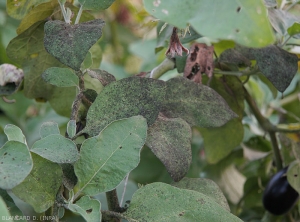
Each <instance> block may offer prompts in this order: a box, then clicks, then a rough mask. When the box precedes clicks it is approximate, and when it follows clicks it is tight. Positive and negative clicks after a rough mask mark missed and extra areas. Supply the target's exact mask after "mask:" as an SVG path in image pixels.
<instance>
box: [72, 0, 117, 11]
mask: <svg viewBox="0 0 300 222" xmlns="http://www.w3.org/2000/svg"><path fill="white" fill-rule="evenodd" d="M78 1H79V3H80V4H81V5H83V9H85V10H104V9H107V8H108V7H109V6H111V4H112V3H114V1H115V0H105V1H99V0H78Z"/></svg>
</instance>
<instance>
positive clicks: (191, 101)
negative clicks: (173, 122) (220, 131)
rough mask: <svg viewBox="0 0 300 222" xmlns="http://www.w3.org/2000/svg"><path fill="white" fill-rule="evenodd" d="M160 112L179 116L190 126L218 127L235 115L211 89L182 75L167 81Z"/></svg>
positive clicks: (174, 116) (172, 116)
mask: <svg viewBox="0 0 300 222" xmlns="http://www.w3.org/2000/svg"><path fill="white" fill-rule="evenodd" d="M161 112H162V113H163V114H164V115H165V116H166V117H169V118H177V117H180V118H182V119H184V120H185V121H187V122H188V123H189V124H190V125H192V126H201V127H220V126H222V125H224V124H225V123H226V122H228V121H229V120H231V119H233V118H235V117H237V115H236V114H235V113H234V112H233V111H232V110H231V109H230V107H229V106H228V105H227V103H226V102H225V101H224V99H223V98H222V97H221V96H220V95H218V93H216V92H215V91H214V90H213V89H211V88H209V87H207V86H205V85H199V84H197V83H195V82H192V81H190V80H188V79H187V78H183V77H179V78H173V79H170V80H169V81H167V90H166V98H165V100H164V103H163V107H162V110H161Z"/></svg>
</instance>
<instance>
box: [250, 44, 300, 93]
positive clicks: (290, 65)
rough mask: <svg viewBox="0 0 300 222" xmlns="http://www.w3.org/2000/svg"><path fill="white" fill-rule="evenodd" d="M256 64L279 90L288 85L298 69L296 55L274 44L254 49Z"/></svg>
mask: <svg viewBox="0 0 300 222" xmlns="http://www.w3.org/2000/svg"><path fill="white" fill-rule="evenodd" d="M254 53H255V59H256V61H257V65H258V67H259V69H260V71H261V72H262V74H263V75H264V76H266V77H267V78H268V80H270V82H272V83H273V85H274V86H275V87H276V89H278V91H280V92H284V90H286V88H287V87H288V86H289V85H290V83H291V81H292V79H293V78H294V76H295V74H296V73H297V70H298V57H297V55H295V54H291V53H289V52H287V51H285V50H283V49H281V48H279V47H277V46H275V45H270V46H268V47H265V48H261V49H258V50H255V51H254Z"/></svg>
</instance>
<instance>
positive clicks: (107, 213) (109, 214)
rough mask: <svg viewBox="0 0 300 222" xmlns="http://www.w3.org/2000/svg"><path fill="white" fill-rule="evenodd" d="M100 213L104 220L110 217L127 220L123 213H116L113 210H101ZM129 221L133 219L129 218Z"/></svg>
mask: <svg viewBox="0 0 300 222" xmlns="http://www.w3.org/2000/svg"><path fill="white" fill-rule="evenodd" d="M101 214H102V219H103V220H104V221H109V220H110V219H111V218H117V219H125V220H128V221H129V218H127V217H126V216H124V215H123V214H120V213H117V212H113V211H109V210H102V211H101ZM130 221H133V220H132V219H130Z"/></svg>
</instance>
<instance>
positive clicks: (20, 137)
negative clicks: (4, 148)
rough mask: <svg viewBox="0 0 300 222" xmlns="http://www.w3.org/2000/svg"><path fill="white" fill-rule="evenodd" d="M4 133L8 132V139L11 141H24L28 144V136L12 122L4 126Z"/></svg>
mask: <svg viewBox="0 0 300 222" xmlns="http://www.w3.org/2000/svg"><path fill="white" fill-rule="evenodd" d="M4 133H5V134H6V136H7V139H8V140H9V141H18V142H20V143H24V144H25V145H27V144H26V138H25V136H24V134H23V132H22V130H21V129H20V128H19V127H17V126H15V125H12V124H7V125H6V126H5V127H4Z"/></svg>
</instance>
